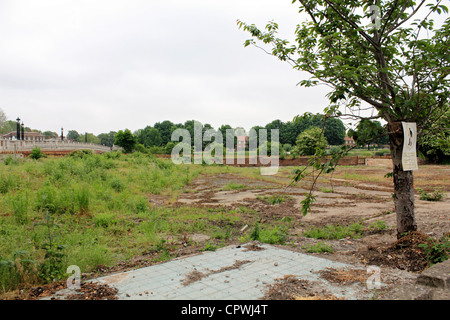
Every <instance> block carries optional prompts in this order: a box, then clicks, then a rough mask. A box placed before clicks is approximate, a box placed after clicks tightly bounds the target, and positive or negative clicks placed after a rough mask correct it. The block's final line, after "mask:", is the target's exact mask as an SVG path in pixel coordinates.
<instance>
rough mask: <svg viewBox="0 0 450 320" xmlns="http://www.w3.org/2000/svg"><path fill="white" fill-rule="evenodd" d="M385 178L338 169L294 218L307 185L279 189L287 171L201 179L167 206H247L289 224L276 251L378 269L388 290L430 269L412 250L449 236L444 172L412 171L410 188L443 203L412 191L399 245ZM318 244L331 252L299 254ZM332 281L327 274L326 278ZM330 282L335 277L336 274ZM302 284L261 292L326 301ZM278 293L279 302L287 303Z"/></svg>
mask: <svg viewBox="0 0 450 320" xmlns="http://www.w3.org/2000/svg"><path fill="white" fill-rule="evenodd" d="M390 171H391V169H390V168H388V167H370V168H367V167H363V166H359V167H344V168H341V169H339V170H338V171H337V172H336V173H335V174H334V176H333V177H326V178H322V179H319V182H318V184H317V185H316V187H315V191H314V195H315V196H316V202H315V203H314V204H313V206H312V210H311V212H310V213H308V214H307V215H306V216H302V214H301V213H300V207H301V204H300V202H301V200H303V199H304V197H305V193H306V192H309V185H310V184H308V182H303V183H301V184H298V185H297V186H291V187H289V188H286V186H287V185H288V184H289V183H290V182H291V179H290V178H289V171H287V170H283V171H282V172H279V173H278V174H277V175H276V176H275V177H271V178H270V179H264V178H249V177H242V176H238V175H232V174H218V175H208V176H201V177H199V178H198V179H196V180H195V181H194V182H193V183H192V184H191V185H189V186H188V188H189V189H190V190H192V192H189V193H184V194H181V195H180V196H179V197H178V199H177V200H176V201H175V203H173V205H180V206H182V205H189V206H206V207H225V208H228V209H236V208H239V207H246V208H250V209H252V210H254V211H256V212H257V216H258V219H259V221H260V222H261V223H267V224H271V223H274V224H275V223H279V222H280V220H281V219H283V218H284V219H286V217H288V218H289V221H291V222H290V225H289V232H288V233H289V237H288V239H287V241H286V244H285V245H283V247H285V248H289V249H291V250H295V251H299V252H302V253H306V254H313V255H316V256H322V257H325V258H328V259H331V260H336V261H341V262H345V263H348V264H352V265H355V266H360V267H361V268H362V270H364V271H365V270H366V267H367V266H369V265H374V266H379V267H381V268H382V270H383V271H382V272H383V274H382V281H383V282H384V283H388V284H392V285H393V284H399V283H402V282H408V281H411V280H412V279H415V276H416V275H417V274H418V273H420V272H421V271H423V270H424V269H426V268H428V267H429V266H430V261H429V260H427V257H426V255H425V253H424V250H423V249H422V248H421V247H420V246H419V244H430V243H431V241H439V239H441V238H442V237H443V236H445V235H448V234H449V231H450V210H449V208H450V206H449V202H450V198H449V195H450V194H449V191H450V182H449V180H448V177H449V176H450V168H449V167H448V166H421V167H420V170H419V171H417V172H415V187H420V188H422V189H424V190H426V191H427V192H432V191H434V190H435V189H440V190H441V191H443V192H444V199H443V200H441V201H438V202H429V201H423V200H420V199H419V195H418V192H417V194H416V197H415V206H416V208H415V211H416V222H417V227H418V231H417V232H415V233H413V234H410V235H409V236H408V237H406V238H401V239H397V231H396V215H395V208H394V203H393V200H392V194H393V185H392V179H391V178H384V175H385V174H386V173H388V172H390ZM230 183H234V184H240V185H243V186H244V187H243V188H241V189H239V190H224V187H225V186H227V185H229V184H230ZM271 195H284V196H285V201H283V202H282V203H279V204H275V205H271V204H269V203H268V202H267V201H264V200H263V199H264V196H266V197H269V196H271ZM378 221H382V222H384V223H385V225H386V227H387V228H385V229H382V230H381V229H377V228H374V227H373V226H372V225H373V223H375V222H378ZM354 223H360V224H362V225H363V226H364V231H363V235H362V237H361V238H350V237H348V238H344V239H338V240H323V239H312V238H307V237H305V236H304V231H305V230H307V229H309V228H311V227H324V226H327V225H341V226H347V225H351V224H354ZM371 226H372V227H371ZM239 227H242V226H239ZM250 228H252V226H250ZM318 242H324V243H326V244H327V245H329V246H332V248H333V253H320V254H319V253H307V252H306V250H305V245H314V244H317V243H318ZM366 273H367V272H366V271H365V274H366ZM323 276H327V275H326V274H324V275H323ZM331 276H332V274H331V273H329V274H328V279H330V277H331ZM334 276H335V277H336V274H335V275H334ZM347 276H348V277H349V278H348V279H347V282H348V283H350V282H351V281H350V279H351V278H353V279H356V280H358V279H359V280H361V279H360V278H358V277H359V276H358V275H357V274H351V275H347ZM362 280H364V279H362ZM308 285H311V284H308V283H305V282H301V281H300V282H299V281H296V280H294V279H291V278H287V279H281V280H280V281H278V282H277V283H276V284H275V285H274V287H272V288H270V289H269V291H268V292H269V296H270V297H271V298H274V299H276V298H277V295H279V294H281V293H278V292H279V291H280V290H278V289H279V288H284V289H283V290H284V291H283V290H281V291H283V292H285V293H286V292H291V291H292V292H291V293H292V294H289V299H295V298H296V297H303V298H305V297H309V298H311V297H317V296H320V297H322V298H332V297H331V296H330V295H327V293H326V292H320V291H319V292H316V291H317V290H316V291H314V290H312V291H311V290H309V293H310V294H308V293H307V292H308V290H306V291H302V290H303V289H305V288H307V287H308ZM289 288H291V289H289ZM292 288H294V289H292ZM286 290H287V291H286ZM281 291H280V292H281ZM297 291H298V292H297ZM305 292H306V293H305ZM294 293H295V294H294ZM283 294H284V293H283ZM283 294H281V296H280V297H282V298H287V297H286V296H284V295H283ZM311 294H312V295H311Z"/></svg>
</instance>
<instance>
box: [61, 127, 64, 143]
mask: <svg viewBox="0 0 450 320" xmlns="http://www.w3.org/2000/svg"><path fill="white" fill-rule="evenodd" d="M61 141H64V129H63V128H61Z"/></svg>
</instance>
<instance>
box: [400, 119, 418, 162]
mask: <svg viewBox="0 0 450 320" xmlns="http://www.w3.org/2000/svg"><path fill="white" fill-rule="evenodd" d="M402 126H403V151H402V166H403V171H411V170H418V169H419V168H418V166H417V154H416V143H417V127H416V123H415V122H402Z"/></svg>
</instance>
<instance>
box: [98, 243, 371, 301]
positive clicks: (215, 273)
mask: <svg viewBox="0 0 450 320" xmlns="http://www.w3.org/2000/svg"><path fill="white" fill-rule="evenodd" d="M260 247H262V248H264V250H259V251H246V250H245V248H244V246H241V247H236V246H230V247H225V248H221V249H218V250H216V251H214V252H204V253H202V254H199V255H195V256H190V257H187V258H179V259H176V260H172V261H168V262H165V263H161V264H158V265H155V266H149V267H145V268H141V269H137V270H132V271H128V272H123V273H119V274H115V275H108V276H104V277H101V278H98V279H94V280H92V281H98V282H101V283H106V284H108V285H109V286H112V287H116V288H117V289H118V290H119V291H118V298H119V299H139V300H140V299H149V300H150V299H174V300H179V299H183V300H197V299H216V300H235V299H236V300H237V299H239V300H241V299H245V300H256V299H259V298H261V297H262V296H264V294H265V292H266V290H267V285H269V284H272V283H274V282H275V280H276V279H277V278H283V277H284V276H285V275H294V276H296V277H298V278H300V279H304V280H310V281H319V282H321V283H323V287H324V288H326V289H327V291H328V292H330V293H332V294H335V295H336V296H338V297H345V298H348V299H357V298H358V299H361V298H364V297H366V298H370V294H367V293H366V292H367V290H366V289H367V288H365V287H364V286H359V287H358V286H345V287H342V286H339V285H337V284H333V283H330V282H328V281H326V280H324V279H322V278H320V277H319V275H318V272H317V271H320V270H324V269H326V268H336V269H340V268H345V267H347V268H352V266H351V265H347V264H344V263H340V262H335V261H331V260H327V259H324V258H320V257H316V256H312V255H306V254H302V253H299V252H294V251H291V250H288V249H283V248H279V247H275V246H271V245H266V244H264V245H260ZM237 261H249V262H247V263H242V264H241V265H239V267H236V265H235V263H236V262H237ZM275 264H277V265H275ZM222 269H223V270H222ZM192 271H198V272H201V273H203V276H202V277H200V278H199V279H196V281H191V282H190V284H188V285H186V282H185V281H183V280H185V279H186V277H187V276H188V275H189V274H190V273H191V272H192ZM144 292H148V294H145V293H144ZM139 294H141V295H139Z"/></svg>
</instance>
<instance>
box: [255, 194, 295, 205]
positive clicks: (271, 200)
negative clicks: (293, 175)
mask: <svg viewBox="0 0 450 320" xmlns="http://www.w3.org/2000/svg"><path fill="white" fill-rule="evenodd" d="M256 199H258V200H262V201H265V202H267V203H268V204H270V205H276V204H279V203H283V202H284V201H287V200H292V197H291V196H289V195H283V194H274V195H271V196H263V197H261V196H258V197H256Z"/></svg>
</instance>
